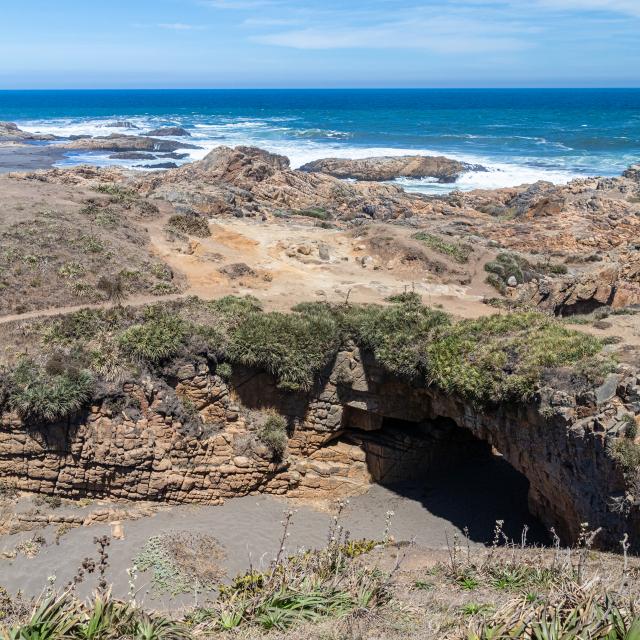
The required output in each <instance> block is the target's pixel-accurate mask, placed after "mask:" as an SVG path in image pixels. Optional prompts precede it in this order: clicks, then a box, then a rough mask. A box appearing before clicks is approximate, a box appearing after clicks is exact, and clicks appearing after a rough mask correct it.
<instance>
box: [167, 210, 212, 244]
mask: <svg viewBox="0 0 640 640" xmlns="http://www.w3.org/2000/svg"><path fill="white" fill-rule="evenodd" d="M167 227H168V228H169V229H170V230H173V231H179V232H182V233H186V234H187V235H190V236H197V237H198V238H206V237H208V236H210V235H211V231H210V230H209V223H208V222H207V220H206V218H203V217H202V216H199V215H193V214H179V213H177V214H175V215H172V216H171V217H170V218H169V221H168V222H167Z"/></svg>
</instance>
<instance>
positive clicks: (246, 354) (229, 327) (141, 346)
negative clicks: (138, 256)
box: [3, 297, 615, 419]
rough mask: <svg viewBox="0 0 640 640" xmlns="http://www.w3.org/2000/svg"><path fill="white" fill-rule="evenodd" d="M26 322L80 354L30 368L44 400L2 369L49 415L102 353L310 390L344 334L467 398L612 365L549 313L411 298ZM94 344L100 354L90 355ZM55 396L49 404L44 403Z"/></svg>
mask: <svg viewBox="0 0 640 640" xmlns="http://www.w3.org/2000/svg"><path fill="white" fill-rule="evenodd" d="M38 326H39V329H38V331H39V335H40V336H41V338H40V344H39V345H38V346H37V349H36V351H39V355H38V357H37V358H36V360H37V359H38V358H40V359H41V360H46V359H47V358H49V357H51V356H52V354H53V353H54V352H59V353H60V354H61V355H62V357H63V358H64V357H67V356H68V357H69V358H71V357H73V358H75V359H77V360H78V362H81V363H84V364H82V366H81V367H80V369H82V370H84V371H85V372H84V373H82V374H81V375H80V374H79V375H80V377H78V376H76V377H75V378H73V380H71V378H69V380H71V382H69V381H68V380H67V378H64V376H63V377H60V376H57V377H52V378H51V377H49V378H47V377H46V376H45V377H42V379H41V384H40V387H42V385H45V386H46V389H47V391H46V393H45V395H46V396H47V398H48V399H49V400H47V402H48V403H49V404H47V403H45V402H44V400H43V401H42V402H40V401H39V402H38V403H36V402H35V395H34V394H36V387H37V385H34V384H33V383H32V382H31V381H30V379H29V380H26V378H25V377H24V376H22V375H15V374H11V373H10V372H9V374H8V375H6V376H5V382H4V383H3V387H4V388H5V391H4V396H5V397H6V401H8V402H9V406H12V407H15V408H16V409H18V408H19V407H21V406H22V407H24V409H22V411H23V413H24V414H25V415H26V413H29V412H31V413H32V414H33V415H40V416H41V417H42V418H45V417H46V416H49V417H50V418H51V419H53V418H55V417H61V416H63V415H67V414H68V413H69V412H73V411H74V410H75V409H77V408H78V407H79V405H80V404H82V403H83V402H86V401H87V400H88V399H89V396H90V395H91V394H90V391H89V389H90V384H89V378H90V377H97V378H100V377H102V378H105V379H107V380H108V379H116V377H118V376H115V375H109V372H108V371H105V368H108V365H109V363H111V364H112V365H113V366H116V365H117V367H118V370H119V376H120V375H121V374H122V370H123V369H124V370H129V371H130V372H131V375H134V376H136V375H139V374H140V367H142V369H145V368H147V369H149V370H150V371H152V372H153V373H154V375H159V376H161V377H162V376H163V375H165V373H166V371H168V369H167V367H169V368H171V367H172V366H174V365H172V363H175V362H188V361H191V362H192V361H193V360H194V359H203V358H205V359H213V360H214V361H217V362H225V363H228V364H231V365H233V364H239V365H243V366H245V367H250V368H255V369H260V370H263V371H266V372H268V373H270V374H271V375H273V376H274V378H275V380H276V383H277V385H278V387H280V388H281V389H283V390H287V391H291V392H300V391H308V390H310V389H311V388H312V387H313V385H314V384H315V383H316V381H317V380H318V379H319V377H320V376H321V374H322V372H323V371H324V370H325V369H327V368H328V367H329V366H330V365H331V363H332V361H333V359H334V358H335V357H336V355H337V353H338V352H339V350H340V349H342V348H344V347H345V346H346V345H348V344H349V343H354V342H355V344H357V345H358V346H359V347H360V349H362V350H363V351H364V352H365V353H369V354H371V356H373V358H374V359H375V361H376V362H377V363H378V365H380V366H381V367H382V368H383V369H384V370H386V372H387V373H388V374H389V375H391V376H399V377H402V378H404V379H409V380H412V381H414V382H415V383H417V384H426V385H435V386H437V387H439V388H441V389H442V390H444V391H445V392H447V393H451V394H456V395H458V396H459V397H462V398H465V399H466V400H468V401H471V402H473V403H476V404H483V403H500V402H508V401H526V400H529V399H530V398H531V397H532V396H533V395H534V394H535V393H536V391H537V389H538V387H539V385H540V383H541V380H542V378H543V377H545V378H553V373H550V374H549V372H553V371H554V370H558V369H563V368H564V369H566V368H570V369H571V372H572V379H573V380H574V383H575V384H582V385H583V386H584V387H585V388H586V387H589V386H593V385H594V384H596V383H597V382H598V380H600V379H601V378H602V377H603V376H604V375H606V374H607V373H608V372H610V371H611V370H612V368H613V367H614V365H615V363H614V362H613V360H612V358H611V356H605V355H603V354H601V351H602V347H603V343H602V342H601V341H600V340H598V339H597V338H594V337H592V336H589V335H586V334H584V333H580V332H578V331H575V330H572V329H570V328H567V327H566V326H565V325H563V324H562V323H560V322H558V321H557V320H555V319H553V318H551V317H549V316H546V315H543V314H540V313H535V312H527V313H522V312H520V313H509V314H503V315H494V316H488V317H484V318H479V319H476V320H461V321H454V320H453V319H452V318H451V317H450V316H449V315H448V314H446V313H444V312H442V311H439V310H436V309H431V308H429V307H426V306H424V305H422V304H421V303H420V302H419V301H418V300H416V299H414V298H413V297H402V299H401V300H400V301H399V302H397V303H394V304H391V305H388V306H378V305H329V304H326V303H305V304H300V305H297V306H296V307H295V308H294V310H293V311H292V312H291V313H287V314H285V313H278V312H269V313H268V312H264V311H262V309H261V307H260V305H259V303H258V302H257V301H256V300H255V299H253V298H234V297H226V298H221V299H220V300H216V301H213V302H204V301H201V300H199V299H197V298H191V299H188V300H186V301H180V302H172V303H165V304H157V305H153V306H149V307H143V308H139V309H135V308H122V309H109V310H105V311H87V310H82V311H78V312H75V313H72V314H68V315H66V316H63V317H61V318H59V319H53V320H47V321H44V322H42V323H40V325H38ZM105 351H107V352H108V353H109V354H110V357H109V358H107V359H105V358H104V357H101V354H103V353H104V352H105ZM65 354H66V355H65ZM36 355H37V354H34V357H35V356H36ZM34 366H35V365H34ZM163 371H164V372H165V373H163ZM61 375H62V374H61ZM65 375H66V374H65ZM85 378H86V380H85ZM67 382H68V384H67ZM47 385H48V386H47ZM40 387H37V388H40ZM42 389H44V387H42ZM42 389H41V391H42ZM69 389H73V390H74V394H71V395H72V396H73V397H71V398H69V397H68V396H69V395H70V394H68V393H67V391H68V390H69ZM65 390H66V391H65ZM62 391H65V393H62ZM75 391H77V393H75ZM38 393H39V392H38ZM43 393H44V391H43ZM38 397H40V396H38ZM43 398H44V396H43ZM55 398H59V399H60V403H59V404H60V409H56V408H55V407H53V406H50V405H51V402H53V400H51V399H55ZM28 399H29V402H27V400H28ZM27 405H29V406H30V407H35V406H36V405H38V406H40V407H41V409H38V410H37V411H35V410H34V411H31V409H27ZM45 405H46V406H45Z"/></svg>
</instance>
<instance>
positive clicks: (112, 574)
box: [0, 457, 544, 609]
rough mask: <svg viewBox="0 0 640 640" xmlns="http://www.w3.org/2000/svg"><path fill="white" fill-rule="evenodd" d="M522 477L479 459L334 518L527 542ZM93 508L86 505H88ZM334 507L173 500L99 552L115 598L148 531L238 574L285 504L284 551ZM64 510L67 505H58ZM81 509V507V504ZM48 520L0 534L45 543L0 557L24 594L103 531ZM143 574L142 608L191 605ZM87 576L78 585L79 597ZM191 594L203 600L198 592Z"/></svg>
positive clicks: (73, 565) (443, 540)
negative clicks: (218, 549) (213, 556)
mask: <svg viewBox="0 0 640 640" xmlns="http://www.w3.org/2000/svg"><path fill="white" fill-rule="evenodd" d="M526 489H527V487H526V481H525V480H524V479H523V478H522V476H520V475H519V474H517V473H516V472H515V471H514V470H513V469H512V468H511V467H510V466H509V465H508V464H507V463H505V462H504V461H503V460H502V459H500V458H497V457H496V458H493V459H479V460H477V461H474V462H472V463H470V464H466V465H464V467H462V466H461V467H460V468H456V469H450V470H448V471H446V472H442V473H441V474H439V475H437V476H434V477H432V478H430V479H428V480H427V481H425V482H421V483H407V484H401V485H395V486H393V487H382V486H378V485H373V486H372V487H371V489H370V490H369V491H368V493H366V494H364V495H361V496H357V497H353V498H351V499H350V500H349V503H348V505H347V506H346V508H345V510H344V512H343V517H342V520H341V522H342V524H343V525H344V527H345V529H346V530H348V531H349V532H350V534H351V538H373V539H381V538H382V535H383V532H384V528H385V516H386V514H387V512H388V511H393V512H394V516H393V517H392V520H391V528H390V533H391V535H392V536H393V537H394V538H395V540H397V541H411V540H414V541H415V542H416V543H417V544H418V545H420V546H421V547H425V548H428V549H444V548H446V544H447V536H448V537H449V539H451V538H452V536H453V534H454V533H455V532H458V533H459V534H461V533H462V529H463V528H464V527H468V528H469V531H470V537H471V544H482V543H487V542H489V541H490V540H491V537H492V530H493V527H494V524H495V521H496V520H497V519H504V520H505V521H506V522H505V530H506V531H507V532H508V533H509V535H510V536H512V537H513V538H514V539H519V538H520V533H521V530H522V526H523V525H524V524H527V525H528V526H530V527H531V530H530V540H540V539H543V538H544V531H543V529H542V527H541V525H539V523H537V522H536V521H535V520H534V519H533V518H532V517H531V516H530V514H528V512H527V511H526V507H525V506H524V505H526ZM94 507H95V505H94ZM333 507H335V505H326V504H325V505H321V504H316V505H311V504H293V503H292V502H291V501H288V500H285V499H279V498H274V497H270V496H260V495H259V496H247V497H241V498H235V499H232V500H228V501H227V502H226V503H225V504H224V505H222V506H196V505H181V506H172V507H161V509H160V510H159V511H158V512H157V513H156V514H155V515H152V516H148V517H144V518H141V519H138V520H129V521H124V522H123V526H124V534H125V536H124V539H123V540H113V541H112V543H111V546H110V548H109V563H110V568H109V571H108V576H107V577H108V579H109V581H110V582H112V583H113V590H114V593H115V594H116V595H119V596H122V597H124V596H125V595H126V594H127V591H128V577H127V574H126V569H127V568H128V567H131V566H132V565H133V564H134V558H135V557H136V555H137V554H138V553H139V552H140V550H141V548H142V547H143V546H144V544H145V542H146V541H147V540H148V539H149V537H150V536H154V535H158V534H162V533H170V532H180V531H189V532H191V533H196V534H198V533H200V534H207V535H209V536H212V537H214V538H215V539H216V540H217V541H218V542H219V543H220V545H221V546H222V548H223V549H224V552H225V554H226V558H225V559H224V561H223V562H222V564H223V569H224V571H225V572H226V574H227V576H231V577H232V576H234V575H236V574H238V573H240V572H244V571H246V570H247V569H248V568H249V567H250V566H253V567H257V568H259V567H264V566H266V565H268V563H269V562H270V561H271V560H272V559H273V557H274V555H275V554H276V552H277V550H278V547H279V542H280V539H281V536H282V525H281V521H282V520H283V515H284V512H285V511H286V510H287V509H294V510H295V514H294V517H293V525H292V527H291V530H290V532H291V535H290V537H289V538H288V540H287V549H288V550H289V551H295V550H296V549H299V548H301V547H305V548H313V547H319V546H322V545H323V544H324V543H325V542H326V539H327V533H328V531H329V527H330V524H331V520H332V508H333ZM62 508H68V507H62ZM87 508H88V509H90V508H91V507H85V509H87ZM55 529H56V527H55V526H47V527H45V528H44V529H42V530H40V531H38V532H34V531H30V532H24V533H20V534H14V535H5V536H1V537H0V553H2V552H4V551H8V550H11V549H13V548H14V547H15V546H16V545H17V544H18V543H19V542H20V541H21V540H26V539H28V538H30V537H32V536H33V535H34V533H39V534H40V535H42V536H43V537H44V538H45V540H46V541H47V544H46V545H45V546H44V547H43V548H42V550H41V551H40V553H39V554H38V555H36V556H35V557H33V558H27V557H25V556H24V555H22V554H18V555H17V557H16V558H15V559H6V558H5V559H0V585H3V586H5V587H7V588H8V589H9V590H11V591H17V590H22V591H24V592H25V593H26V594H28V595H37V594H39V593H41V591H42V589H43V587H44V586H46V581H47V578H48V577H49V576H52V575H55V576H56V578H57V582H56V584H57V585H58V586H64V585H66V584H67V583H68V582H69V580H71V579H72V577H73V576H74V575H75V573H76V571H77V568H78V567H79V566H80V564H81V563H82V560H83V559H84V558H85V557H93V558H95V557H96V552H95V545H94V542H93V540H94V537H96V536H101V535H109V534H110V533H111V527H110V526H109V524H100V525H94V526H91V527H79V528H76V529H72V530H71V531H69V532H68V533H66V534H65V535H64V536H62V537H61V539H60V540H59V544H56V543H55V541H54V540H55ZM150 578H151V576H150V574H149V572H146V573H144V574H142V575H141V576H140V577H139V579H138V581H137V587H138V588H139V589H140V592H139V598H140V599H143V600H144V601H146V602H147V603H148V604H150V605H152V606H154V607H157V608H161V609H165V608H166V609H172V608H175V607H177V606H180V605H181V604H187V603H189V602H193V600H194V598H195V596H194V595H190V594H187V595H183V596H178V597H171V596H169V595H167V594H161V593H160V594H159V593H157V592H155V591H154V590H153V589H152V588H151V585H150ZM94 586H95V580H94V579H93V578H91V579H89V580H87V582H86V583H85V584H83V585H81V588H80V592H81V593H83V592H84V593H88V592H89V591H90V590H91V589H92V588H93V587H94ZM198 597H199V598H200V600H202V598H203V597H204V596H203V595H202V594H201V595H200V596H198Z"/></svg>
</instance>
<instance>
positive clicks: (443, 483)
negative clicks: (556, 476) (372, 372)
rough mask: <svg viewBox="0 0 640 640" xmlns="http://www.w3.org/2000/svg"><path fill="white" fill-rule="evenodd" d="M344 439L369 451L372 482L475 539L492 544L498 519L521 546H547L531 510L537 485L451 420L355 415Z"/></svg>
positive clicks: (350, 415) (350, 414)
mask: <svg viewBox="0 0 640 640" xmlns="http://www.w3.org/2000/svg"><path fill="white" fill-rule="evenodd" d="M346 418H347V419H346V421H345V422H344V423H343V427H344V431H343V434H342V439H343V440H344V441H346V442H348V443H349V444H352V445H353V444H355V445H357V446H359V447H360V448H361V449H362V450H363V451H364V453H365V457H366V464H367V468H368V471H369V475H370V477H371V481H372V483H374V484H376V485H381V486H382V487H385V488H386V489H388V490H390V491H391V492H393V494H395V495H397V496H400V497H404V498H406V499H408V500H413V501H417V502H419V503H421V504H422V506H423V507H424V508H425V509H426V510H427V511H429V512H430V513H431V514H432V515H434V516H437V517H439V518H442V519H443V520H446V521H449V522H450V523H451V524H452V525H454V526H455V527H457V528H458V529H460V530H463V529H465V528H467V529H468V530H469V534H470V538H471V539H472V540H473V541H476V542H483V543H489V542H490V541H491V540H492V539H493V535H494V528H495V525H496V521H498V520H502V521H504V527H503V530H504V532H505V534H506V535H507V536H508V537H509V538H510V539H512V540H516V541H520V540H521V537H522V531H523V528H524V527H525V526H526V527H527V529H528V531H527V540H528V541H529V542H531V543H534V542H535V543H546V542H547V541H548V534H547V532H546V530H545V528H544V527H543V525H542V524H541V523H540V521H539V520H538V519H537V518H536V517H535V516H534V515H533V514H532V513H531V512H530V510H529V506H528V504H529V502H528V493H529V481H528V480H527V478H526V477H525V476H524V475H523V474H521V473H520V472H518V471H517V470H516V469H514V468H513V467H512V466H511V465H510V464H509V463H508V462H507V461H506V460H505V459H504V457H503V456H502V455H501V454H500V453H499V452H498V451H496V450H495V449H494V448H493V447H492V446H491V445H490V444H489V443H488V442H486V441H483V440H480V439H478V438H476V437H475V436H474V435H473V434H472V433H471V432H470V431H469V430H468V429H466V428H464V427H460V426H459V425H458V424H456V422H454V421H453V420H451V419H450V418H446V417H437V418H435V419H429V420H424V421H420V422H413V421H409V420H404V419H399V418H397V417H388V416H378V415H375V414H372V413H369V412H364V411H360V410H353V411H352V410H350V411H349V412H348V415H347V416H346Z"/></svg>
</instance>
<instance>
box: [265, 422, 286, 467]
mask: <svg viewBox="0 0 640 640" xmlns="http://www.w3.org/2000/svg"><path fill="white" fill-rule="evenodd" d="M258 438H259V439H260V440H261V442H263V443H264V444H265V445H266V446H267V447H268V449H269V451H271V455H272V457H273V458H274V459H276V460H281V459H282V456H283V455H284V452H285V450H286V448H287V442H288V437H287V421H286V420H285V419H284V418H283V417H282V416H281V415H278V414H277V413H275V412H270V413H269V414H268V415H267V418H266V420H265V421H264V424H263V425H262V426H261V427H260V429H259V430H258Z"/></svg>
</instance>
